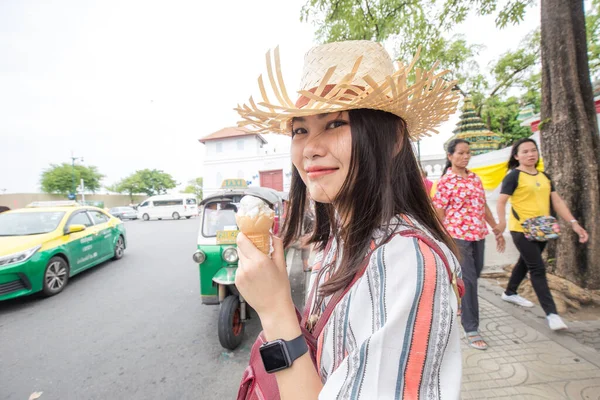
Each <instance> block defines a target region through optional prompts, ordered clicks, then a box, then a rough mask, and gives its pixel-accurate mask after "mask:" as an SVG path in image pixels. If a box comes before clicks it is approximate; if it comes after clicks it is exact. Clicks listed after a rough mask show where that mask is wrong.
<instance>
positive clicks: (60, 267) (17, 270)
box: [0, 201, 127, 300]
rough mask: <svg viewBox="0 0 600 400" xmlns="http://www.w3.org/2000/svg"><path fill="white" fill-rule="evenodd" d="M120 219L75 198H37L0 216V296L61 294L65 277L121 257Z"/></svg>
mask: <svg viewBox="0 0 600 400" xmlns="http://www.w3.org/2000/svg"><path fill="white" fill-rule="evenodd" d="M126 238H127V236H126V233H125V227H124V225H123V222H121V221H120V220H119V219H118V218H115V217H113V216H111V215H110V214H108V213H107V212H106V211H104V210H102V209H100V208H96V207H87V206H80V205H78V204H77V203H76V202H73V201H60V202H37V203H32V204H30V205H29V206H27V207H26V208H21V209H17V210H13V211H7V212H4V213H2V214H0V300H7V299H12V298H15V297H20V296H26V295H30V294H33V293H36V292H42V294H43V295H45V296H52V295H55V294H57V293H60V292H61V291H62V290H63V289H64V288H65V286H66V285H67V283H68V281H69V278H70V277H72V276H73V275H75V274H78V273H80V272H82V271H85V270H86V269H88V268H91V267H93V266H95V265H98V264H100V263H102V262H103V261H106V260H109V259H116V260H118V259H120V258H122V257H123V254H124V251H125V247H126V243H127V241H126Z"/></svg>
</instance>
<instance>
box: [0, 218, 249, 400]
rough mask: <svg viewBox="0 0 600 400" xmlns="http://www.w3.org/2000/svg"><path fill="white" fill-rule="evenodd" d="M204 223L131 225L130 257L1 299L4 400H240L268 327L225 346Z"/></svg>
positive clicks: (0, 369) (0, 359)
mask: <svg viewBox="0 0 600 400" xmlns="http://www.w3.org/2000/svg"><path fill="white" fill-rule="evenodd" d="M198 221H199V220H198V219H191V220H180V221H150V222H142V221H131V222H126V226H127V233H128V238H129V247H128V249H127V251H126V254H125V257H124V258H123V259H122V260H120V261H116V262H107V263H104V264H102V265H100V266H98V267H95V268H93V269H91V270H89V271H87V272H84V273H82V274H80V275H78V276H76V277H75V278H73V279H72V280H71V281H70V282H69V285H68V286H67V288H66V289H65V291H64V292H63V293H61V294H59V295H58V296H55V297H52V298H48V299H39V298H37V297H30V298H24V299H17V300H13V301H8V302H2V303H0V399H2V400H4V399H11V400H13V399H14V400H26V399H27V398H28V397H29V395H30V394H31V393H33V392H35V391H42V392H43V395H42V396H41V398H40V399H41V400H54V399H61V400H65V399H74V400H75V399H76V400H80V399H111V400H113V399H128V400H129V399H161V400H162V399H178V400H179V399H231V398H234V397H235V394H236V393H237V387H238V384H239V380H240V377H241V374H242V371H243V369H244V367H245V366H246V364H247V360H248V354H249V347H250V346H251V344H252V340H253V339H254V338H255V337H256V335H257V333H258V331H259V323H258V319H257V318H254V319H253V320H252V321H250V322H249V324H248V326H247V329H246V335H247V338H246V340H245V341H244V343H243V345H242V347H241V348H240V349H238V350H237V351H235V352H228V351H226V350H224V349H223V348H221V346H220V345H219V340H218V337H217V326H216V322H217V314H218V307H216V306H203V305H202V304H201V302H200V298H199V293H198V286H199V283H198V269H197V268H196V267H195V266H194V264H193V262H192V260H191V254H192V253H193V251H194V249H195V247H196V234H197V225H198Z"/></svg>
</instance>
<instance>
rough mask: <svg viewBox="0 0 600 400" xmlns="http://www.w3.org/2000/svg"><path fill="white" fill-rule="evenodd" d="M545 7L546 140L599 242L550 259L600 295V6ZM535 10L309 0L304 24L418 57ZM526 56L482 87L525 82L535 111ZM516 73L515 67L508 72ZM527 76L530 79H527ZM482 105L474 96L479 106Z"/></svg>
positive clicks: (437, 0)
mask: <svg viewBox="0 0 600 400" xmlns="http://www.w3.org/2000/svg"><path fill="white" fill-rule="evenodd" d="M539 3H540V5H541V36H540V48H541V49H542V51H541V52H540V54H541V93H542V100H541V107H540V109H541V118H542V121H543V124H542V126H541V137H542V150H543V153H544V159H545V165H546V168H547V170H548V171H549V172H550V174H552V175H553V176H554V179H555V184H556V187H557V190H558V192H559V193H560V194H561V195H562V196H563V197H564V199H565V202H566V203H567V206H568V207H569V209H570V210H572V211H573V212H574V213H575V215H576V217H577V218H578V219H579V221H580V222H582V223H583V225H584V226H586V228H588V230H589V231H590V237H591V240H590V242H589V243H588V244H587V245H580V244H579V243H578V241H577V238H576V237H575V235H574V234H573V233H571V232H570V231H569V230H567V231H566V234H565V235H564V236H565V237H563V238H562V239H561V240H559V241H558V243H557V244H554V245H552V246H550V254H549V257H550V258H556V260H557V262H556V265H555V267H554V270H555V272H556V273H557V274H559V275H560V276H564V277H566V278H568V279H570V280H572V281H574V282H576V283H578V284H580V285H582V286H587V287H590V288H600V264H598V260H600V240H598V238H600V224H598V223H597V221H599V220H600V170H599V167H598V165H599V164H600V137H599V134H598V121H597V116H596V111H595V106H594V96H593V89H592V85H591V82H590V65H589V64H591V71H592V72H598V70H599V69H600V62H599V60H600V49H599V47H598V36H599V35H600V20H599V19H600V17H599V16H598V15H599V10H598V8H599V7H598V6H599V3H600V0H592V7H591V9H590V10H589V12H588V15H587V17H586V15H585V12H584V7H583V1H582V0H571V1H565V0H543V1H541V2H539ZM535 4H538V2H536V1H534V0H505V1H502V2H501V1H499V0H431V1H428V2H425V1H419V0H339V1H334V2H330V1H327V0H309V1H308V2H307V4H306V5H305V6H304V8H303V9H302V16H301V18H302V19H305V20H312V21H313V22H315V23H316V24H318V29H317V36H318V38H319V39H320V40H322V41H337V40H347V39H371V40H378V41H384V40H387V39H393V38H397V39H398V40H399V42H400V45H401V46H402V45H403V44H408V45H409V46H408V47H405V49H406V51H410V52H413V51H415V49H416V47H415V46H414V44H415V43H423V44H424V48H425V49H428V48H429V47H428V46H431V44H430V43H431V42H435V41H436V40H438V39H437V38H438V37H439V36H441V35H442V33H445V32H446V31H449V30H450V29H451V28H452V26H453V25H455V24H457V23H460V22H463V21H464V20H465V18H466V16H467V15H468V14H469V13H470V12H475V13H477V14H478V15H494V16H495V18H496V25H497V26H498V27H500V28H503V27H506V26H507V25H509V24H516V23H519V22H521V21H522V20H523V17H524V15H525V13H526V11H527V8H528V7H529V6H532V5H535ZM439 10H441V12H440V11H439ZM533 39H535V37H532V40H533ZM522 50H523V52H522V53H520V54H514V55H513V56H509V57H503V58H502V59H501V60H499V62H498V64H497V66H496V67H498V68H493V69H492V75H493V76H494V79H495V80H496V83H497V84H496V85H495V86H492V85H490V84H489V83H487V82H485V81H481V82H479V84H480V85H481V86H482V87H485V88H486V90H488V89H489V88H493V89H492V91H491V92H490V94H492V93H494V94H498V93H500V91H501V88H502V87H503V86H504V87H505V88H508V87H510V85H513V84H515V83H516V80H517V79H521V81H522V83H523V86H524V88H525V94H524V96H525V98H526V99H528V100H533V104H535V102H536V98H535V88H534V87H533V84H535V82H536V79H537V77H536V72H533V73H532V74H531V75H529V76H527V74H524V71H526V70H527V68H525V69H522V68H523V67H524V64H522V63H521V62H524V61H528V60H531V58H530V57H529V54H528V53H529V52H530V51H531V48H523V49H522ZM536 54H537V53H536ZM539 59H540V57H539V56H538V57H536V60H539ZM519 65H520V66H521V67H520V68H519V67H518V66H519ZM508 66H510V68H504V67H508ZM515 66H516V67H517V68H514V67H515ZM565 66H569V67H568V68H566V67H565ZM520 69H521V70H520ZM519 70H520V71H519ZM519 75H524V76H521V78H519ZM511 81H512V83H511ZM499 85H500V86H499ZM496 88H499V89H497V90H496ZM487 97H490V96H484V95H483V94H481V93H480V94H479V99H480V101H481V102H480V104H481V106H482V107H481V108H482V112H484V111H483V109H484V108H485V106H486V104H485V103H486V101H485V99H486V98H487ZM477 98H478V96H473V100H474V101H476V100H477ZM494 101H495V99H494ZM488 106H489V109H490V111H489V113H490V115H491V109H492V108H491V105H490V104H489V103H488ZM491 119H492V120H493V118H491ZM490 124H491V121H490Z"/></svg>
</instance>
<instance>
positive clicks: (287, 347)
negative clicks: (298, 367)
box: [259, 335, 308, 374]
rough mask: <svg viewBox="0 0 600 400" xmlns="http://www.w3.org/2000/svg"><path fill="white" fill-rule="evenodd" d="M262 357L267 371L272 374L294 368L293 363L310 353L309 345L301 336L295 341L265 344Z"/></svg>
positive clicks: (262, 347)
mask: <svg viewBox="0 0 600 400" xmlns="http://www.w3.org/2000/svg"><path fill="white" fill-rule="evenodd" d="M259 351H260V357H261V358H262V361H263V364H264V366H265V371H267V373H269V374H272V373H273V372H277V371H281V370H283V369H286V368H289V367H291V366H292V364H293V362H294V361H295V360H296V359H298V358H300V357H302V356H303V355H304V354H306V353H307V352H308V345H307V344H306V340H304V336H302V335H300V336H298V337H297V338H296V339H294V340H290V341H285V340H282V339H277V340H274V341H272V342H267V343H263V344H262V345H261V346H260V348H259Z"/></svg>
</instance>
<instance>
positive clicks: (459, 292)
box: [400, 229, 465, 306]
mask: <svg viewBox="0 0 600 400" xmlns="http://www.w3.org/2000/svg"><path fill="white" fill-rule="evenodd" d="M400 235H401V236H404V237H414V238H417V239H419V240H420V241H422V242H423V243H425V244H426V245H427V246H429V247H430V248H431V250H433V251H434V252H435V253H436V254H437V255H438V256H439V257H440V258H441V260H442V262H443V263H444V267H446V272H447V273H448V278H449V279H450V283H451V284H452V287H453V289H454V291H455V293H456V298H457V300H458V305H459V306H460V299H461V297H462V296H463V295H464V294H465V284H464V282H463V281H462V279H460V278H458V277H457V276H456V274H455V273H454V271H452V268H450V263H449V262H448V257H446V255H445V254H444V252H443V251H442V249H441V248H440V246H438V244H437V243H436V242H435V241H434V240H432V239H431V238H430V237H429V236H427V235H426V234H425V233H423V232H422V231H420V230H416V229H408V230H405V231H403V232H400Z"/></svg>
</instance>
